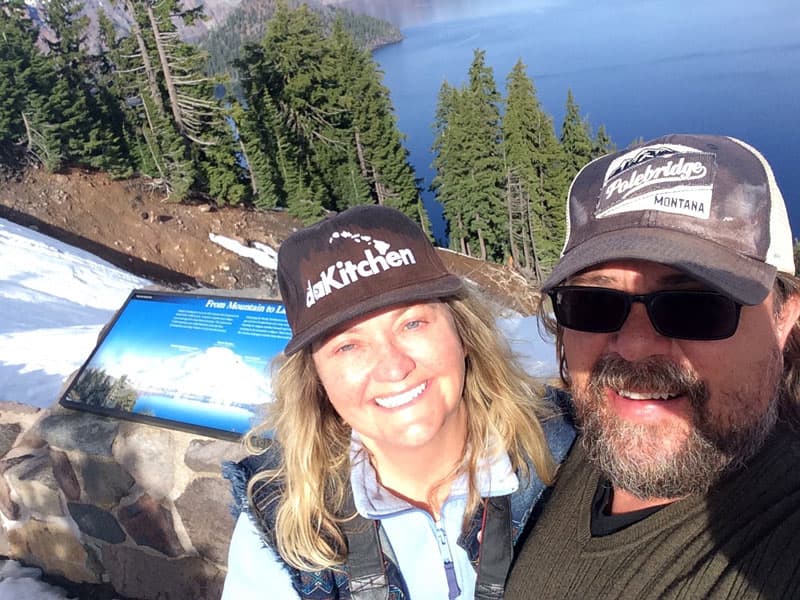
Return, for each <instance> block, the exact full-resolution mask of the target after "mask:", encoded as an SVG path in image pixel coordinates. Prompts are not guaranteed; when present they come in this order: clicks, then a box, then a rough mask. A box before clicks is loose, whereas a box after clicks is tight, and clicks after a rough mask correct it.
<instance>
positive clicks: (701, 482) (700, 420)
mask: <svg viewBox="0 0 800 600" xmlns="http://www.w3.org/2000/svg"><path fill="white" fill-rule="evenodd" d="M777 356H778V358H777V359H775V360H769V361H768V364H767V367H768V368H767V372H765V373H764V379H763V380H762V381H763V382H764V383H765V386H761V387H760V388H759V389H760V390H764V389H772V390H773V399H772V401H770V403H769V408H768V410H767V411H766V412H765V413H763V414H760V415H753V414H752V412H751V411H749V410H748V409H749V408H750V404H752V402H750V403H748V402H747V400H748V397H747V396H745V394H748V393H749V394H748V395H751V394H753V393H754V391H755V390H754V389H749V390H747V391H742V392H737V393H736V394H735V395H733V396H731V397H730V398H728V401H730V402H731V406H736V407H739V408H740V410H734V411H732V413H731V414H729V415H728V418H727V419H726V420H724V421H721V420H720V419H719V418H715V417H714V416H713V415H711V414H710V411H709V410H708V397H709V392H708V388H707V386H706V384H705V383H703V382H701V381H700V380H698V379H697V377H696V376H695V375H694V374H693V373H689V372H687V371H685V370H683V369H682V368H681V367H679V366H678V365H675V364H674V363H673V362H671V361H669V360H667V359H665V358H663V357H658V356H656V357H650V358H647V359H645V360H643V361H639V362H636V363H631V362H628V361H626V360H624V359H622V358H621V357H619V356H618V355H612V356H606V357H603V358H601V359H600V360H599V361H598V362H597V364H596V365H595V367H594V368H593V369H592V373H591V376H590V379H589V383H588V385H587V387H586V389H583V390H575V391H574V393H575V397H576V402H575V404H576V407H577V410H578V417H579V422H580V424H581V428H582V431H583V445H584V447H585V448H586V451H587V454H588V456H589V459H590V460H591V461H592V462H593V463H594V464H595V465H596V466H597V467H598V468H599V469H600V470H601V471H602V472H603V474H604V475H605V476H606V477H607V478H608V479H609V480H610V482H611V483H612V485H614V487H616V488H620V489H623V490H626V491H627V492H629V493H631V494H633V495H634V496H636V497H638V498H641V499H647V498H681V497H683V496H687V495H689V494H703V493H706V492H707V491H708V490H709V488H710V487H711V486H713V485H714V484H715V483H717V482H718V481H719V480H720V478H722V477H723V476H724V475H725V474H726V473H727V472H729V471H731V470H734V469H736V468H738V467H740V466H741V465H743V464H744V463H745V462H747V461H748V460H749V459H750V458H752V456H753V455H755V454H756V453H757V452H758V450H759V449H760V448H761V447H762V446H763V444H764V442H765V440H766V439H767V437H768V436H769V434H770V433H771V432H772V430H773V429H774V427H775V423H776V421H777V418H778V404H777V400H776V399H775V398H777V388H778V383H779V379H780V376H781V371H782V368H783V365H782V360H781V356H780V354H779V353H778V354H777ZM771 358H774V357H771ZM609 387H610V388H613V389H647V390H651V391H665V392H673V393H675V392H678V391H683V392H684V393H686V395H687V396H688V398H689V403H690V406H691V408H692V423H691V424H689V431H688V432H687V431H686V430H685V428H681V427H680V426H677V425H671V426H670V425H661V424H659V425H641V424H635V423H629V422H626V421H624V420H622V419H620V418H618V417H617V416H616V415H615V414H613V413H612V412H611V411H610V410H608V408H607V407H606V405H605V401H604V390H605V389H606V388H609ZM669 427H675V428H676V431H675V433H674V435H675V436H677V437H678V438H680V437H681V436H683V438H684V439H683V440H682V441H681V443H680V445H679V447H677V448H665V446H664V445H663V444H662V440H663V439H670V437H671V435H670V434H671V432H670V431H668V429H669Z"/></svg>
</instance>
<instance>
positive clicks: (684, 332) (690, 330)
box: [649, 291, 740, 340]
mask: <svg viewBox="0 0 800 600" xmlns="http://www.w3.org/2000/svg"><path fill="white" fill-rule="evenodd" d="M739 309H740V306H739V305H738V304H736V302H734V301H733V300H731V299H730V298H727V297H726V296H723V295H722V294H718V293H716V292H702V291H675V292H660V293H658V294H656V295H654V296H653V297H652V300H651V301H650V306H649V311H650V319H651V320H652V322H653V327H655V329H656V330H657V331H658V332H659V333H660V334H662V335H665V336H668V337H673V338H679V339H684V340H721V339H724V338H727V337H730V336H732V335H733V334H734V333H736V328H737V327H738V325H739Z"/></svg>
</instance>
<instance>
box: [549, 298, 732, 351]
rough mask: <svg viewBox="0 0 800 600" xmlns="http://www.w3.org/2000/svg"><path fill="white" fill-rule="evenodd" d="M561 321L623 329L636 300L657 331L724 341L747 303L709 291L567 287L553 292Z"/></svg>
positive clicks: (598, 329) (591, 328) (592, 328)
mask: <svg viewBox="0 0 800 600" xmlns="http://www.w3.org/2000/svg"><path fill="white" fill-rule="evenodd" d="M548 294H549V295H550V298H551V299H552V301H553V312H555V315H556V320H557V321H558V324H559V325H561V326H562V327H566V328H567V329H575V330H577V331H586V332H590V333H611V332H613V331H619V329H620V328H621V327H622V325H623V324H624V323H625V319H627V318H628V314H630V312H631V305H632V304H633V303H634V302H641V303H642V304H644V305H645V308H646V309H647V316H648V317H649V318H650V322H651V323H652V324H653V329H655V330H656V331H657V332H658V333H660V334H661V335H663V336H666V337H671V338H678V339H682V340H721V339H724V338H728V337H731V336H732V335H733V334H734V333H736V328H737V327H738V326H739V313H740V312H741V309H742V305H741V304H739V303H737V302H735V301H734V300H731V299H730V298H728V297H727V296H725V295H723V294H721V293H719V292H712V291H703V290H663V291H660V292H653V293H652V294H628V293H626V292H622V291H620V290H611V289H608V288H601V287H588V286H574V285H568V286H562V287H557V288H554V289H552V290H550V291H549V292H548Z"/></svg>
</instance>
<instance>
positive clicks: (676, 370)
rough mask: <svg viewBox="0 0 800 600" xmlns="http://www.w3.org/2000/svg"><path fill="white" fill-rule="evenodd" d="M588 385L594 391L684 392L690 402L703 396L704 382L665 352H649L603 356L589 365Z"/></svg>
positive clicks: (698, 400)
mask: <svg viewBox="0 0 800 600" xmlns="http://www.w3.org/2000/svg"><path fill="white" fill-rule="evenodd" d="M589 388H590V391H592V392H596V393H601V392H602V390H603V389H605V388H612V389H614V390H627V391H643V392H652V393H658V394H669V395H671V396H676V395H687V396H689V398H690V400H692V403H693V404H694V403H697V402H701V401H702V399H703V398H705V396H706V385H705V384H704V383H703V382H702V381H701V380H700V379H699V378H698V377H697V375H696V374H695V373H693V372H692V371H690V370H688V369H686V368H685V367H682V366H680V365H678V364H676V363H675V362H674V361H672V360H670V359H669V358H667V357H664V356H648V357H646V358H644V359H642V360H639V361H629V360H626V359H624V358H622V357H621V356H620V355H619V354H608V355H605V356H602V357H601V358H600V359H599V360H598V361H597V362H596V363H595V365H594V367H593V368H592V372H591V373H590V376H589Z"/></svg>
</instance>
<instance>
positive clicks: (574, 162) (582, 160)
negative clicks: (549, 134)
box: [561, 90, 593, 187]
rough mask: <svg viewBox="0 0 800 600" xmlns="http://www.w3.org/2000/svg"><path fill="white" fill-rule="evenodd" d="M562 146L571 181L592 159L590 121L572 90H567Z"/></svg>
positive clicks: (566, 172)
mask: <svg viewBox="0 0 800 600" xmlns="http://www.w3.org/2000/svg"><path fill="white" fill-rule="evenodd" d="M561 147H562V149H563V150H564V157H565V164H564V176H565V178H566V179H567V181H571V180H572V178H573V177H575V175H576V174H577V173H578V171H579V170H580V169H581V168H583V166H584V165H585V164H586V163H588V162H589V161H590V160H591V159H592V149H593V144H592V135H591V129H590V127H589V123H588V121H587V120H586V119H584V118H583V117H581V114H580V108H579V107H578V105H577V104H576V103H575V99H574V98H573V96H572V90H568V91H567V107H566V112H565V115H564V123H563V124H562V126H561ZM565 187H566V186H565Z"/></svg>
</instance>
